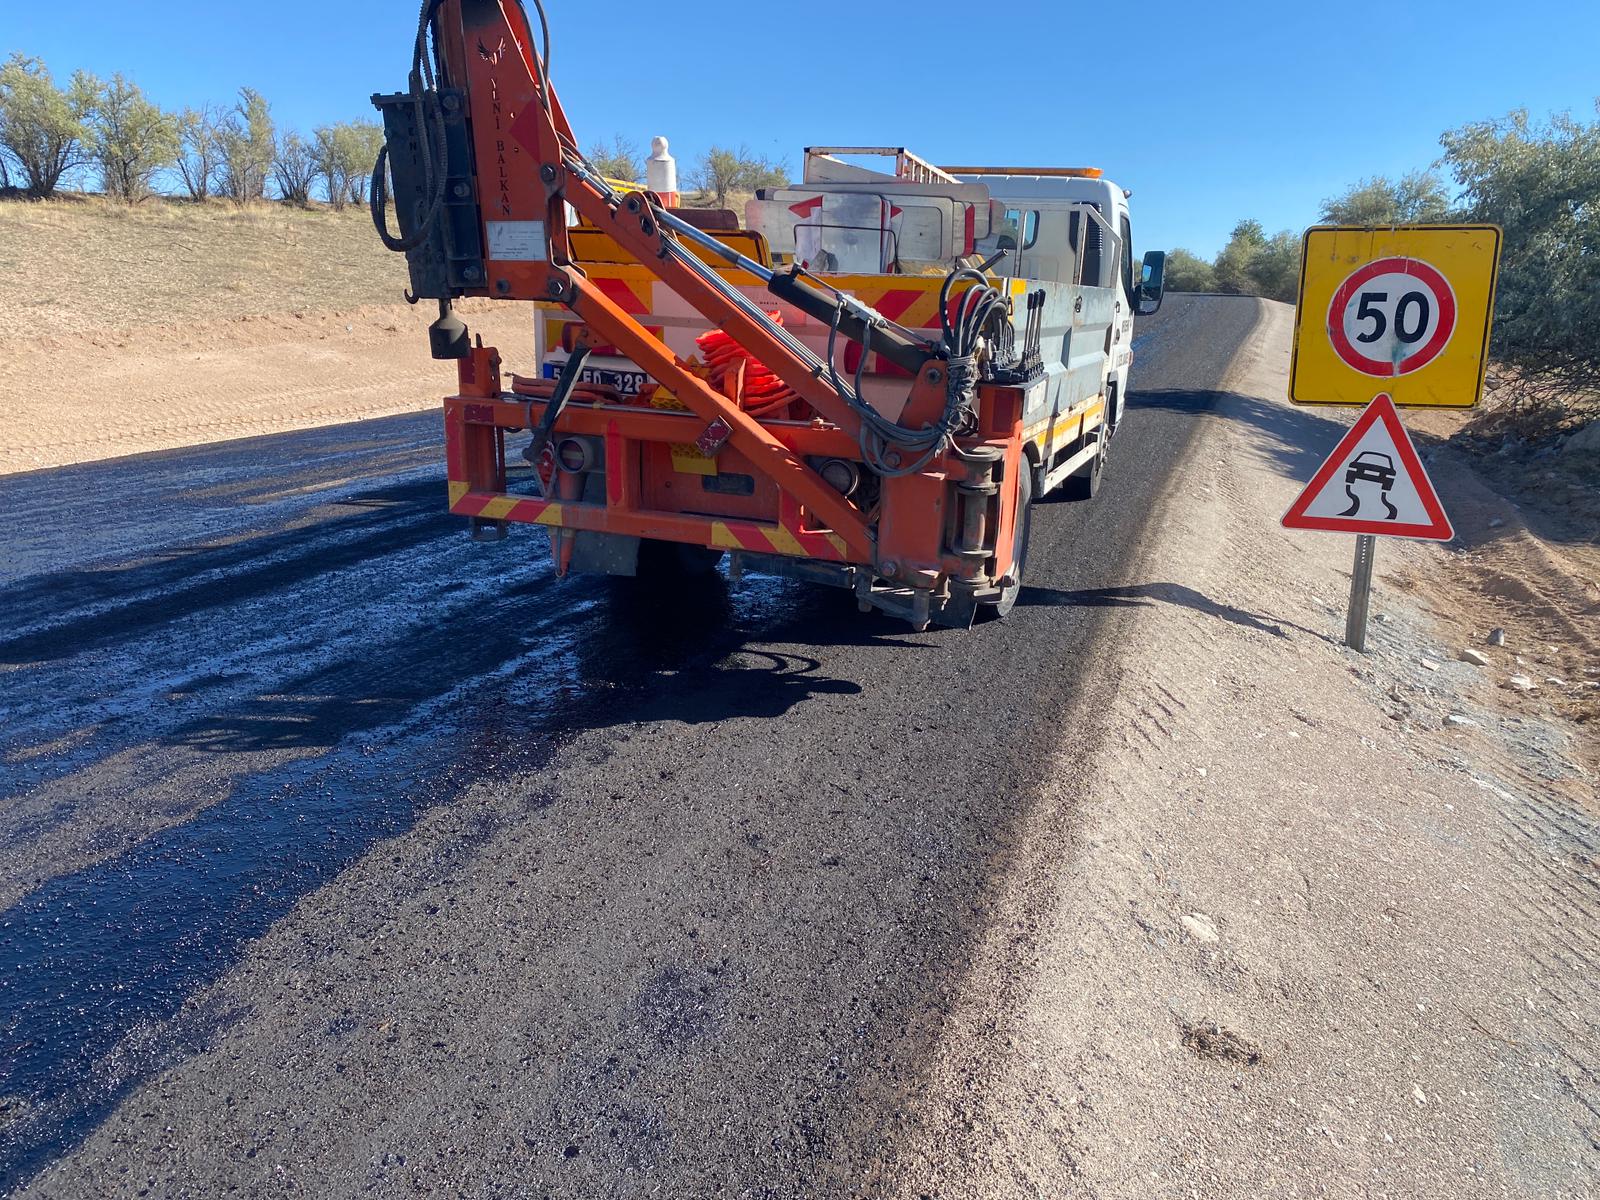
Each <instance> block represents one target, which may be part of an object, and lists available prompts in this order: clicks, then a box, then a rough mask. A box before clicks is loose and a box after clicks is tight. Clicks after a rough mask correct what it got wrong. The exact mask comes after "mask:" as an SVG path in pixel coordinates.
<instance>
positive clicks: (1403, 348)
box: [1289, 225, 1500, 408]
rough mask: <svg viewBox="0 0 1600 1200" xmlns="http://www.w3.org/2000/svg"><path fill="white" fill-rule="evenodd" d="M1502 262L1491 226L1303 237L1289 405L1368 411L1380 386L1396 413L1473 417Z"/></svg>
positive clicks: (1320, 230)
mask: <svg viewBox="0 0 1600 1200" xmlns="http://www.w3.org/2000/svg"><path fill="white" fill-rule="evenodd" d="M1499 262H1500V230H1499V228H1498V227H1497V226H1494V225H1400V226H1395V227H1392V228H1382V229H1365V228H1361V229H1358V228H1348V227H1333V226H1318V227H1316V228H1313V229H1309V230H1307V231H1306V236H1305V244H1304V246H1303V248H1302V253H1301V259H1300V296H1299V304H1298V306H1297V307H1296V309H1295V330H1294V357H1293V359H1292V360H1291V363H1290V368H1289V399H1291V400H1293V401H1294V402H1295V403H1296V404H1365V403H1366V402H1367V401H1368V400H1369V399H1370V398H1371V396H1372V393H1373V388H1374V386H1375V384H1376V385H1377V386H1382V387H1385V388H1387V389H1388V391H1389V394H1390V396H1391V397H1392V399H1393V401H1394V403H1395V404H1397V405H1399V406H1401V407H1410V408H1471V407H1472V406H1473V405H1475V404H1477V402H1478V397H1479V395H1480V394H1481V393H1482V391H1483V372H1484V367H1485V364H1486V362H1487V359H1488V350H1489V326H1490V315H1491V312H1492V310H1493V307H1494V287H1495V275H1496V271H1497V270H1498V267H1499ZM1380 380H1381V381H1382V382H1381V384H1380V383H1378V381H1380Z"/></svg>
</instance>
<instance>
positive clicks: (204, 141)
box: [176, 104, 222, 200]
mask: <svg viewBox="0 0 1600 1200" xmlns="http://www.w3.org/2000/svg"><path fill="white" fill-rule="evenodd" d="M221 122H222V114H221V113H220V112H219V111H218V110H217V109H216V108H215V107H214V106H213V105H210V104H202V105H201V106H200V107H199V108H197V109H196V108H186V109H184V110H183V111H182V112H181V113H179V114H178V159H177V163H176V166H177V169H178V178H179V179H181V180H182V181H183V187H184V190H185V191H186V192H188V193H189V198H190V199H191V200H204V199H205V198H206V197H207V196H209V195H210V194H211V188H212V186H213V185H214V184H215V183H216V178H217V166H218V161H219V159H220V158H221V147H220V146H219V145H218V142H217V137H218V131H219V129H220V126H221Z"/></svg>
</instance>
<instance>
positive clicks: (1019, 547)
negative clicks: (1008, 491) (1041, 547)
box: [988, 459, 1033, 617]
mask: <svg viewBox="0 0 1600 1200" xmlns="http://www.w3.org/2000/svg"><path fill="white" fill-rule="evenodd" d="M1017 487H1018V492H1017V523H1016V532H1015V533H1014V535H1013V538H1012V542H1011V586H1010V587H1007V588H1003V589H1001V592H1000V599H998V600H996V601H993V602H992V603H991V604H990V605H989V606H988V607H989V611H990V612H991V613H993V614H994V615H995V616H996V617H1003V616H1005V615H1006V614H1007V613H1008V612H1010V611H1011V610H1012V609H1013V608H1015V607H1016V606H1017V597H1018V596H1019V595H1021V594H1022V575H1023V571H1024V569H1025V568H1026V567H1027V565H1028V538H1029V535H1030V534H1032V533H1033V468H1032V467H1031V466H1029V465H1028V462H1027V460H1026V459H1024V460H1023V463H1022V477H1021V478H1020V479H1019V480H1018V481H1017Z"/></svg>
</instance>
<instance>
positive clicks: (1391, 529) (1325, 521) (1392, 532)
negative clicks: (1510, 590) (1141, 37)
mask: <svg viewBox="0 0 1600 1200" xmlns="http://www.w3.org/2000/svg"><path fill="white" fill-rule="evenodd" d="M1379 421H1382V422H1383V424H1384V428H1385V429H1387V430H1388V433H1389V438H1390V440H1391V441H1393V442H1394V448H1395V451H1396V452H1397V453H1398V454H1399V455H1400V463H1401V465H1402V466H1403V467H1404V468H1405V471H1406V474H1407V475H1408V476H1409V477H1410V479H1411V485H1412V486H1413V487H1414V488H1416V489H1417V499H1419V500H1420V501H1422V508H1423V511H1424V512H1426V513H1427V514H1428V523H1427V524H1425V525H1421V524H1417V523H1415V522H1406V523H1403V524H1397V523H1395V522H1394V521H1372V520H1362V519H1361V518H1359V517H1311V516H1307V515H1306V509H1308V508H1310V507H1311V502H1312V501H1313V500H1315V499H1316V498H1317V496H1318V495H1320V494H1321V492H1322V489H1323V488H1324V487H1326V486H1327V484H1328V481H1329V480H1330V479H1331V478H1332V477H1333V475H1334V474H1335V473H1336V472H1337V471H1338V470H1339V469H1340V468H1341V467H1342V466H1344V464H1345V460H1346V459H1347V458H1348V457H1349V455H1350V451H1351V450H1353V449H1354V448H1355V445H1356V443H1357V442H1359V441H1360V440H1361V437H1362V435H1363V434H1365V433H1366V432H1367V430H1368V429H1370V428H1372V426H1373V425H1374V424H1376V423H1377V422H1379ZM1283 526H1284V528H1285V529H1315V530H1321V531H1323V532H1327V533H1371V534H1383V535H1387V536H1389V537H1408V538H1423V539H1426V540H1428V541H1440V542H1448V541H1450V540H1451V539H1452V538H1454V537H1455V530H1454V529H1452V528H1451V527H1450V518H1449V517H1447V516H1445V512H1444V505H1443V504H1441V503H1440V502H1439V493H1438V492H1436V491H1434V489H1433V481H1432V480H1431V479H1429V478H1428V472H1427V471H1425V470H1424V469H1423V466H1422V460H1421V459H1420V458H1419V457H1417V450H1416V447H1415V446H1413V445H1412V444H1411V435H1410V434H1408V433H1407V432H1406V427H1405V426H1404V425H1402V424H1401V423H1400V412H1399V410H1398V409H1396V408H1395V406H1394V400H1393V399H1392V398H1391V397H1390V396H1389V394H1388V393H1387V392H1382V393H1380V394H1379V395H1377V396H1376V397H1374V399H1373V401H1372V403H1371V404H1369V405H1367V407H1366V408H1364V409H1363V410H1362V412H1361V415H1360V416H1359V417H1357V418H1356V423H1355V424H1354V425H1352V426H1350V428H1349V430H1348V431H1347V432H1346V433H1345V435H1344V437H1342V438H1340V439H1339V444H1338V445H1337V446H1335V447H1334V448H1333V452H1332V453H1330V454H1329V455H1328V457H1327V459H1326V460H1324V462H1323V464H1322V465H1321V466H1320V467H1318V468H1317V473H1316V474H1315V475H1313V476H1312V477H1311V482H1310V483H1308V484H1306V486H1305V490H1304V491H1302V492H1301V493H1300V495H1299V496H1298V497H1297V498H1296V499H1295V502H1294V503H1293V504H1291V505H1290V506H1289V511H1288V512H1286V513H1284V514H1283Z"/></svg>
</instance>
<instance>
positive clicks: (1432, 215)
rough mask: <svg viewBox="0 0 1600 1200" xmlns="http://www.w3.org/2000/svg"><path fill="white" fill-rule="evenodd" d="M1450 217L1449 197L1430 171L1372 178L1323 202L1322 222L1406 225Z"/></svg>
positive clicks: (1331, 223)
mask: <svg viewBox="0 0 1600 1200" xmlns="http://www.w3.org/2000/svg"><path fill="white" fill-rule="evenodd" d="M1449 215H1450V196H1449V194H1448V193H1447V192H1446V191H1445V187H1444V184H1443V183H1442V182H1441V181H1440V179H1439V177H1438V176H1437V175H1435V174H1434V173H1433V172H1432V171H1412V172H1411V173H1410V174H1407V175H1402V176H1401V177H1400V178H1399V179H1393V180H1391V179H1389V178H1387V177H1386V176H1383V175H1374V176H1372V177H1371V178H1369V179H1363V180H1361V182H1359V183H1357V184H1356V185H1355V186H1354V187H1352V188H1350V189H1349V190H1348V191H1346V192H1345V193H1343V194H1342V195H1339V196H1335V197H1333V198H1332V199H1330V200H1324V201H1323V202H1322V220H1323V221H1324V222H1326V223H1327V224H1329V225H1407V224H1412V223H1417V222H1429V221H1443V220H1444V219H1446V218H1447V217H1448V216H1449Z"/></svg>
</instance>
